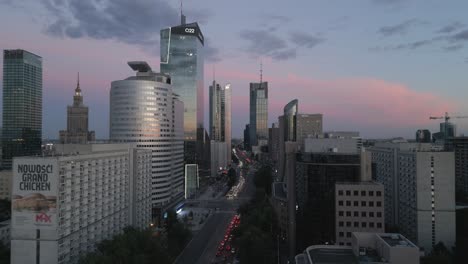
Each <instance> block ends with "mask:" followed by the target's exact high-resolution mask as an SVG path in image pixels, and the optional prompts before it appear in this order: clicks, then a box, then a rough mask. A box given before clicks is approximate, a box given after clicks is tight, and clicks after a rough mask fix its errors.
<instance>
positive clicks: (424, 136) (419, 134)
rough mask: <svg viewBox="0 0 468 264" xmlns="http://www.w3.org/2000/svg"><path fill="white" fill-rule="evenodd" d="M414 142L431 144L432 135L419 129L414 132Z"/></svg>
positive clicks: (425, 130)
mask: <svg viewBox="0 0 468 264" xmlns="http://www.w3.org/2000/svg"><path fill="white" fill-rule="evenodd" d="M416 142H418V143H431V142H432V135H431V131H429V130H428V129H419V130H418V131H416Z"/></svg>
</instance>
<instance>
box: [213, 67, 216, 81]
mask: <svg viewBox="0 0 468 264" xmlns="http://www.w3.org/2000/svg"><path fill="white" fill-rule="evenodd" d="M214 80H216V65H214V64H213V81H214Z"/></svg>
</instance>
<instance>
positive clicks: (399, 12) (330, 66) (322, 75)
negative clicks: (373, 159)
mask: <svg viewBox="0 0 468 264" xmlns="http://www.w3.org/2000/svg"><path fill="white" fill-rule="evenodd" d="M179 6H180V1H179V0H68V1H67V0H21V1H16V0H0V24H1V25H2V26H1V27H0V49H2V50H3V49H16V48H20V49H25V50H28V51H30V52H33V53H35V54H37V55H40V56H41V57H42V58H43V68H44V71H43V76H44V82H43V109H44V113H43V116H44V117H43V137H44V138H53V139H55V138H58V131H59V130H61V129H65V128H66V106H67V105H69V104H71V103H72V95H73V90H74V88H75V86H76V75H77V72H78V71H79V72H80V76H81V80H80V83H81V88H82V90H83V95H84V101H85V104H86V105H88V106H89V108H90V129H92V130H96V136H97V138H99V139H105V138H108V136H109V131H108V129H109V128H108V127H109V125H108V124H109V90H110V84H111V82H112V81H114V80H120V79H124V78H127V77H128V76H131V75H134V72H133V71H132V70H131V69H130V68H129V67H128V66H127V61H131V60H145V61H148V63H149V64H150V65H151V66H152V67H153V70H155V71H158V70H159V31H160V29H161V28H164V27H168V26H175V25H177V24H178V23H179V22H180V17H179ZM183 9H184V13H185V14H186V15H187V22H194V21H198V22H199V24H200V26H201V29H202V31H203V33H204V35H205V38H206V45H205V49H206V53H207V54H206V59H205V106H206V107H205V124H206V125H207V124H208V86H209V84H210V83H211V81H212V79H213V67H214V66H215V67H216V79H217V81H218V82H220V83H221V84H225V83H228V82H229V83H231V84H232V86H231V87H232V89H233V101H232V111H233V113H232V120H233V123H232V130H233V131H232V132H233V136H234V137H241V135H242V131H243V129H244V126H245V124H246V123H248V122H249V120H248V111H249V102H248V100H249V93H248V89H249V82H258V81H259V79H260V77H259V68H260V66H259V65H260V61H263V69H264V76H263V80H265V81H268V82H269V89H270V91H269V123H270V125H271V123H272V122H277V117H278V116H279V115H280V114H281V112H282V109H283V106H284V105H285V104H286V103H288V102H289V101H290V100H292V99H295V98H297V99H299V110H300V112H302V113H323V114H324V129H325V130H354V131H360V132H361V134H362V135H363V136H364V137H368V138H386V137H397V136H403V137H408V138H413V137H414V134H415V131H416V129H418V128H429V129H431V130H432V132H436V130H437V129H438V123H439V122H437V121H430V120H429V116H431V115H437V116H442V115H443V114H444V112H446V111H448V112H450V113H455V114H459V115H468V104H467V103H466V102H467V99H468V16H467V15H466V13H467V10H468V1H466V0H450V1H440V0H353V1H349V0H321V1H315V0H291V1H284V0H235V1H226V0H198V1H195V0H186V1H184V4H183ZM2 65H3V61H2V64H1V65H0V67H2ZM0 74H1V72H0ZM0 86H1V83H0ZM455 123H457V124H458V126H459V131H458V132H459V133H465V134H468V119H465V120H463V119H460V120H455Z"/></svg>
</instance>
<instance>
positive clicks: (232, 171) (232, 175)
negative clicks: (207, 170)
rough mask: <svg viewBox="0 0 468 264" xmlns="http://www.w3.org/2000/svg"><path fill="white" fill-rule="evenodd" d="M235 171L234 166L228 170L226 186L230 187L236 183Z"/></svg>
mask: <svg viewBox="0 0 468 264" xmlns="http://www.w3.org/2000/svg"><path fill="white" fill-rule="evenodd" d="M236 179H237V173H236V170H235V169H234V168H230V169H229V171H228V183H227V184H228V186H229V188H231V187H232V186H234V184H235V183H236Z"/></svg>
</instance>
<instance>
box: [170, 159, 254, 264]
mask: <svg viewBox="0 0 468 264" xmlns="http://www.w3.org/2000/svg"><path fill="white" fill-rule="evenodd" d="M240 165H242V163H241V164H240ZM252 167H253V166H252ZM252 167H251V168H250V170H249V171H248V173H247V174H246V175H243V174H244V172H243V171H242V169H238V170H236V171H237V172H238V173H239V178H240V177H244V180H245V182H244V183H243V184H242V187H241V188H240V189H239V191H238V194H237V196H236V197H230V199H227V198H226V197H222V198H218V199H204V200H191V201H190V202H191V203H194V204H197V206H198V207H204V208H213V209H214V213H213V214H212V215H211V216H210V217H209V218H208V220H207V222H206V224H205V225H204V226H203V228H202V229H201V230H200V231H199V232H197V233H196V234H195V235H194V237H193V239H192V240H191V241H190V242H189V244H188V245H187V246H186V248H185V249H184V250H183V251H182V253H181V254H180V255H179V257H178V258H177V259H176V261H175V262H174V263H175V264H194V263H196V264H207V263H216V262H215V261H216V252H217V249H218V244H219V242H220V241H221V240H222V239H223V236H224V233H225V230H226V229H227V227H228V225H229V223H230V221H231V219H232V218H233V216H234V215H235V214H236V211H237V208H239V206H240V205H242V204H243V203H245V202H247V201H249V200H250V199H251V197H252V196H253V194H254V193H255V186H254V184H253V171H254V169H253V168H252Z"/></svg>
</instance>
